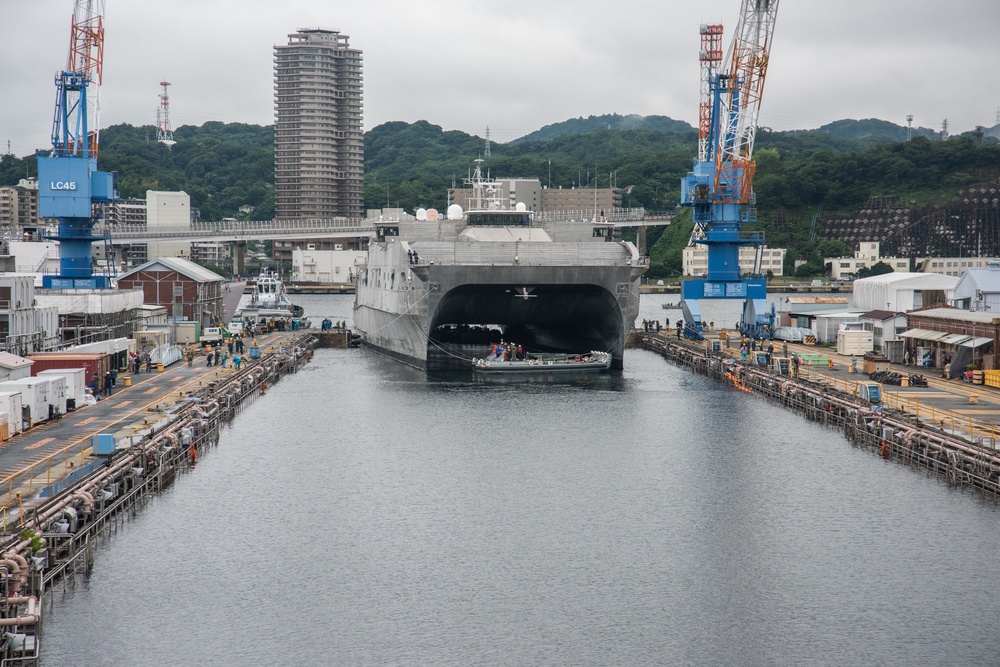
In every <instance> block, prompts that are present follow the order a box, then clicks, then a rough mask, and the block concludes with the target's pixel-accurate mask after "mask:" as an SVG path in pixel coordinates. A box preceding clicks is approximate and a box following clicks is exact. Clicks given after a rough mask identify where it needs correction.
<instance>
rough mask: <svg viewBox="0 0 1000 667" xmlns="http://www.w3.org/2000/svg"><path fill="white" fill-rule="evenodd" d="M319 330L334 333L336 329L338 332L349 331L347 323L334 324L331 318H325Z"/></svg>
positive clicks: (341, 321) (337, 322) (342, 321)
mask: <svg viewBox="0 0 1000 667" xmlns="http://www.w3.org/2000/svg"><path fill="white" fill-rule="evenodd" d="M319 329H320V331H332V330H334V329H336V330H337V331H345V330H346V329H347V321H346V320H337V321H336V322H334V321H332V320H331V319H330V318H329V317H325V318H323V322H322V323H321V324H320V327H319Z"/></svg>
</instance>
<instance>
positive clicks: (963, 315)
mask: <svg viewBox="0 0 1000 667" xmlns="http://www.w3.org/2000/svg"><path fill="white" fill-rule="evenodd" d="M907 315H909V316H910V317H933V318H936V319H939V320H955V321H957V322H976V323H981V324H993V320H994V319H1000V314H997V313H985V312H982V311H975V312H973V311H969V310H961V309H960V308H930V309H928V310H915V311H913V312H911V313H907Z"/></svg>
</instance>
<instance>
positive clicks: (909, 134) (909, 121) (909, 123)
mask: <svg viewBox="0 0 1000 667" xmlns="http://www.w3.org/2000/svg"><path fill="white" fill-rule="evenodd" d="M911 138H913V114H909V115H907V116H906V140H907V141H909V140H910V139H911Z"/></svg>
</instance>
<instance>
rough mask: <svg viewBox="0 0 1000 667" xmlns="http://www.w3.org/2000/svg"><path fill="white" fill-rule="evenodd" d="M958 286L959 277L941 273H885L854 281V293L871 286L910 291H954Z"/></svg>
mask: <svg viewBox="0 0 1000 667" xmlns="http://www.w3.org/2000/svg"><path fill="white" fill-rule="evenodd" d="M957 284H958V276H946V275H943V274H940V273H913V272H909V273H904V272H902V271H896V272H894V273H884V274H882V275H880V276H872V277H871V278H859V279H858V280H855V281H854V291H855V292H857V291H858V288H859V287H861V288H864V287H867V286H871V285H893V286H896V287H898V286H905V287H908V288H910V289H918V290H919V289H939V290H949V289H954V288H955V285H957Z"/></svg>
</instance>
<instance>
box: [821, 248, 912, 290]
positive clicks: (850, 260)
mask: <svg viewBox="0 0 1000 667" xmlns="http://www.w3.org/2000/svg"><path fill="white" fill-rule="evenodd" d="M879 262H882V263H884V264H888V265H889V266H890V267H892V270H893V271H909V270H910V260H909V259H906V258H900V257H882V255H881V253H880V252H879V244H878V243H877V242H874V241H866V242H864V243H859V244H858V249H857V250H856V251H854V257H825V258H823V264H824V265H825V266H826V273H827V275H828V276H829V277H830V278H831V279H832V280H843V279H845V278H848V277H852V276H855V275H857V273H858V271H860V270H861V269H870V268H871V267H873V266H875V265H876V264H878V263H879Z"/></svg>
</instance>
